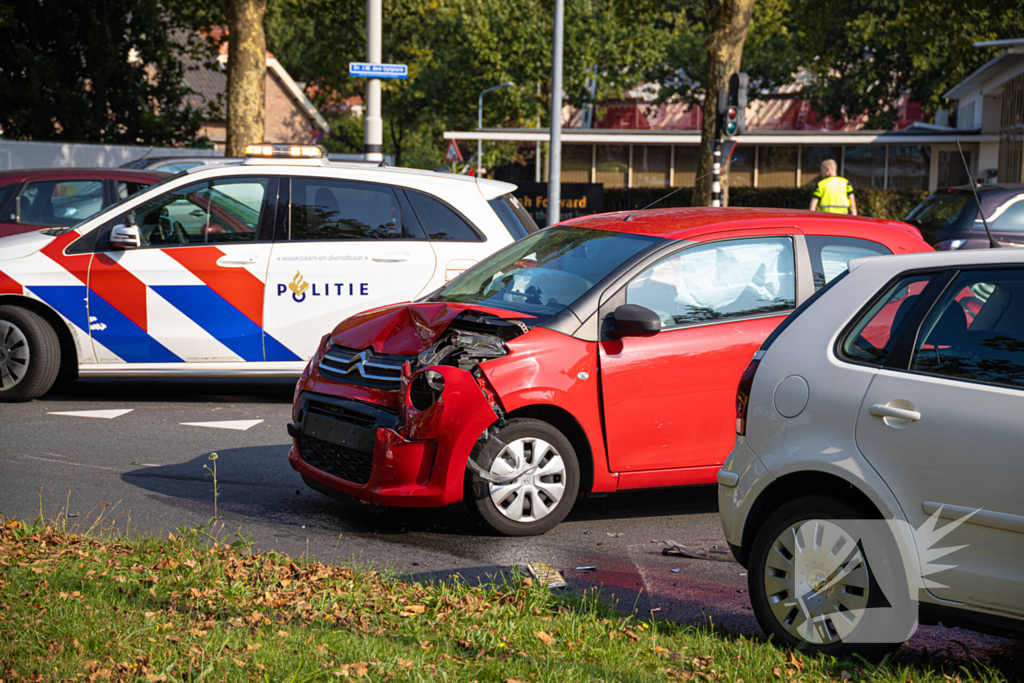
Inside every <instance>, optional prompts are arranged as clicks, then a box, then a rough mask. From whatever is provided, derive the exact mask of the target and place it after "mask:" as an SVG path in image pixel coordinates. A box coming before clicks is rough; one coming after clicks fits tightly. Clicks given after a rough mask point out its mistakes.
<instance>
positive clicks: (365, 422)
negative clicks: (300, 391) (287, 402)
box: [303, 399, 377, 429]
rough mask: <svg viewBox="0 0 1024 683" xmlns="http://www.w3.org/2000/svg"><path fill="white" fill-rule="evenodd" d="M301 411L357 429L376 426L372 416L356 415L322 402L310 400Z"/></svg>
mask: <svg viewBox="0 0 1024 683" xmlns="http://www.w3.org/2000/svg"><path fill="white" fill-rule="evenodd" d="M303 409H304V410H305V411H306V412H307V413H309V414H310V415H320V416H322V417H329V418H331V419H332V420H339V421H341V422H347V423H349V424H353V425H356V426H357V427H362V428H363V429H369V428H371V427H376V426H377V419H376V418H375V417H374V416H373V415H367V414H366V413H357V412H356V411H354V410H349V409H347V408H344V407H343V406H340V405H334V404H331V403H324V402H323V401H316V400H312V399H311V400H309V401H308V402H307V403H306V405H305V406H304V407H303Z"/></svg>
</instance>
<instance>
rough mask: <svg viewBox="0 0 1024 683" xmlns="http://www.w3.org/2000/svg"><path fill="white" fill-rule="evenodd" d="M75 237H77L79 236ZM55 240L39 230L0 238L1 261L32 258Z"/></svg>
mask: <svg viewBox="0 0 1024 683" xmlns="http://www.w3.org/2000/svg"><path fill="white" fill-rule="evenodd" d="M46 229H47V228H41V230H46ZM75 236H76V237H77V234H76V235H75ZM53 240H54V238H53V237H51V236H50V235H44V234H43V233H42V232H40V231H39V230H33V231H32V232H22V233H19V234H17V235H7V236H6V237H0V261H10V260H11V259H16V258H24V257H26V256H31V255H32V254H34V253H36V252H37V251H39V250H40V249H42V248H43V247H45V246H46V245H47V244H49V243H50V242H52V241H53Z"/></svg>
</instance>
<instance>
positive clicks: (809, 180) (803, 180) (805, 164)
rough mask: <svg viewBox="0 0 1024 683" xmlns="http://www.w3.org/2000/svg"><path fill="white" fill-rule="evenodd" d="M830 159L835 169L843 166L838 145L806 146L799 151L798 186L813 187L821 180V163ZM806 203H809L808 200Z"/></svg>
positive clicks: (841, 150) (840, 148)
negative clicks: (833, 162) (834, 164)
mask: <svg viewBox="0 0 1024 683" xmlns="http://www.w3.org/2000/svg"><path fill="white" fill-rule="evenodd" d="M826 159H832V160H833V161H835V162H836V168H837V169H840V168H841V167H842V164H843V148H842V147H839V146H838V145H808V146H807V147H804V148H802V149H801V150H800V186H801V187H814V186H815V185H817V184H818V181H819V180H821V175H820V172H821V162H823V161H825V160H826ZM808 201H810V200H809V199H808Z"/></svg>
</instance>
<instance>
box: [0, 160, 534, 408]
mask: <svg viewBox="0 0 1024 683" xmlns="http://www.w3.org/2000/svg"><path fill="white" fill-rule="evenodd" d="M290 150H297V151H298V152H300V153H304V152H306V151H307V150H309V148H297V147H296V148H289V147H287V146H283V147H278V146H273V147H272V146H268V145H261V146H258V149H257V150H255V152H258V153H264V154H266V155H269V158H268V157H263V156H254V157H252V158H247V159H246V160H244V161H242V162H237V163H234V164H228V165H212V166H196V167H194V168H190V169H188V170H186V171H184V172H182V173H180V174H178V175H176V176H173V177H171V178H168V179H166V180H164V181H162V182H160V183H158V184H156V185H154V186H152V187H151V188H149V189H148V190H146V191H144V192H140V193H139V194H137V195H134V196H132V197H130V198H128V199H126V200H124V201H122V202H120V203H119V204H116V205H115V206H113V207H111V208H109V209H108V210H106V211H104V212H102V213H100V214H98V215H96V216H95V217H93V218H90V219H89V220H87V221H84V222H82V223H80V224H78V225H77V226H75V227H73V228H70V229H53V230H43V231H38V232H33V233H26V234H21V235H13V236H10V237H6V238H3V239H0V401H18V400H29V399H32V398H35V397H37V396H40V395H42V394H43V393H45V392H46V391H47V390H48V389H49V387H50V386H51V385H52V384H53V382H54V380H55V378H56V377H57V375H58V373H60V374H61V375H62V376H69V377H74V376H76V375H80V376H83V377H86V376H88V377H165V376H166V377H171V376H178V377H181V376H188V377H227V376H241V377H254V376H259V377H278V376H295V377H297V376H298V375H299V374H301V372H302V370H303V368H304V367H305V365H306V362H307V361H308V360H309V358H310V357H311V356H312V355H313V352H314V351H315V350H316V345H317V341H318V340H319V339H320V337H321V336H322V335H323V333H324V331H325V330H329V329H331V328H332V327H334V325H335V324H337V322H338V321H339V320H343V319H344V318H346V317H348V316H350V315H352V314H354V313H358V312H360V311H365V310H367V309H370V308H374V307H377V306H383V305H386V304H392V303H396V302H401V301H407V300H412V299H415V298H417V297H418V296H420V295H421V294H425V293H428V292H430V291H433V290H434V289H437V288H438V287H440V286H441V285H443V284H444V283H445V282H447V281H448V280H450V279H451V278H453V277H454V276H456V275H458V274H459V273H461V272H462V271H463V270H465V269H466V268H468V267H470V266H471V265H473V264H474V263H476V262H477V261H479V260H481V259H482V258H484V257H486V256H488V255H490V254H491V253H493V252H495V251H497V250H498V249H500V248H502V247H504V246H506V245H508V244H510V243H512V242H513V241H515V240H516V239H518V238H520V237H525V236H526V235H527V234H528V233H530V232H533V231H535V230H536V229H537V226H536V224H534V222H533V220H532V219H531V218H530V216H529V214H527V213H526V211H525V210H524V209H523V208H522V207H521V206H520V205H519V203H518V202H517V201H516V200H515V198H514V197H513V196H512V194H511V191H512V190H513V189H515V186H514V185H510V184H508V183H502V182H497V181H492V180H481V179H476V178H471V177H467V176H459V175H451V174H444V173H436V172H430V171H417V170H411V169H400V168H377V167H372V166H367V165H365V164H351V165H346V164H338V163H328V162H327V161H326V159H322V158H296V159H293V158H279V157H280V155H285V156H290V155H291V153H292V152H291V151H290ZM311 151H312V153H314V154H316V155H319V154H320V152H319V150H318V149H317V148H312V150H311Z"/></svg>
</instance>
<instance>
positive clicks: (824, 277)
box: [807, 235, 892, 291]
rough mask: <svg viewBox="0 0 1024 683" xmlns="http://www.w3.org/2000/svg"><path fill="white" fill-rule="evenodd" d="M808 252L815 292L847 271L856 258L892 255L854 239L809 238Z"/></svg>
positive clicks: (874, 245)
mask: <svg viewBox="0 0 1024 683" xmlns="http://www.w3.org/2000/svg"><path fill="white" fill-rule="evenodd" d="M807 250H808V251H809V252H810V256H811V272H812V274H813V275H814V289H815V291H817V290H819V289H821V288H822V287H824V286H825V285H827V284H828V283H829V282H831V281H832V280H834V279H835V278H836V276H837V275H839V274H840V273H843V272H845V271H846V266H847V264H848V263H849V262H850V261H852V260H853V259H856V258H862V257H865V256H881V255H887V254H892V252H891V251H889V250H888V249H886V248H885V247H883V246H882V245H881V244H877V243H875V242H869V241H867V240H861V239H855V238H852V237H827V236H820V235H818V236H813V235H812V236H808V237H807Z"/></svg>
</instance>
